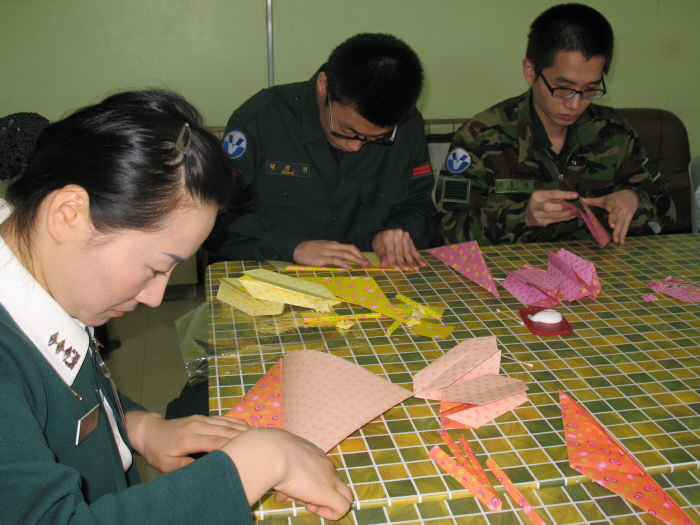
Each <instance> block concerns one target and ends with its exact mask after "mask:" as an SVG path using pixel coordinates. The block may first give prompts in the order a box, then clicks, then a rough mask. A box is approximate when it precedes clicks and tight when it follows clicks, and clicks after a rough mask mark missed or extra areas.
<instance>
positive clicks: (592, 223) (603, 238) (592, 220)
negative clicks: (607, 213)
mask: <svg viewBox="0 0 700 525" xmlns="http://www.w3.org/2000/svg"><path fill="white" fill-rule="evenodd" d="M566 204H567V206H569V208H571V209H572V210H574V213H575V214H576V216H577V217H578V218H579V219H582V220H583V222H585V223H586V226H588V230H589V231H590V232H591V234H592V235H593V238H594V239H595V241H596V242H597V243H598V246H600V247H601V248H605V246H607V244H608V243H609V242H610V241H611V240H612V237H611V236H610V232H608V230H606V229H605V226H603V225H602V224H601V222H600V221H599V220H598V217H596V216H595V214H594V213H593V212H592V211H591V209H590V208H589V207H588V206H587V205H586V204H585V203H584V202H583V201H581V204H582V205H583V210H581V209H579V208H578V207H577V206H575V205H574V204H571V203H570V202H567V203H566Z"/></svg>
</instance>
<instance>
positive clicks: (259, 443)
mask: <svg viewBox="0 0 700 525" xmlns="http://www.w3.org/2000/svg"><path fill="white" fill-rule="evenodd" d="M221 450H222V451H223V452H226V453H227V454H228V455H229V456H230V457H231V459H232V460H233V462H234V463H235V464H236V468H237V469H238V475H239V476H240V478H241V483H242V484H243V488H244V489H245V493H246V497H247V498H248V503H249V504H251V505H252V504H253V503H255V502H256V501H258V500H259V499H260V498H261V497H262V495H263V494H265V492H267V491H268V490H270V489H271V488H272V489H274V490H276V491H277V494H276V495H275V500H276V501H295V502H297V503H299V504H301V505H304V507H305V508H306V510H308V511H309V512H313V513H314V514H317V515H318V516H321V517H322V518H325V519H328V520H338V519H340V518H342V517H343V516H345V514H347V513H348V511H349V510H350V505H351V503H352V499H353V498H352V492H351V491H350V489H349V488H348V486H347V485H346V484H345V483H344V482H343V480H342V479H340V476H338V473H337V472H336V471H335V468H334V467H333V464H332V463H331V462H330V460H329V459H328V458H327V457H326V455H325V454H324V453H323V451H322V450H321V449H320V448H318V447H317V446H316V445H314V444H312V443H310V442H309V441H307V440H305V439H303V438H300V437H298V436H295V435H294V434H290V433H289V432H286V431H284V430H278V429H274V428H253V429H250V430H249V431H248V432H244V433H242V434H239V435H238V436H236V437H235V438H234V439H232V440H231V441H230V442H229V443H227V444H226V445H224V446H223V447H222V448H221Z"/></svg>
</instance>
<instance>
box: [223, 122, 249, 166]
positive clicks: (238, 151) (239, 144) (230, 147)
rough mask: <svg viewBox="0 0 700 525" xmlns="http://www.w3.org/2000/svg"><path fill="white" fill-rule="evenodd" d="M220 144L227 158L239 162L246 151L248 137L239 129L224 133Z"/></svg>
mask: <svg viewBox="0 0 700 525" xmlns="http://www.w3.org/2000/svg"><path fill="white" fill-rule="evenodd" d="M221 144H222V146H223V148H224V153H226V155H228V158H230V159H231V160H240V159H242V158H243V157H244V156H245V154H246V152H247V151H248V135H246V134H245V132H244V131H242V130H240V129H232V130H231V131H229V132H228V133H226V135H225V136H224V139H223V140H222V141H221Z"/></svg>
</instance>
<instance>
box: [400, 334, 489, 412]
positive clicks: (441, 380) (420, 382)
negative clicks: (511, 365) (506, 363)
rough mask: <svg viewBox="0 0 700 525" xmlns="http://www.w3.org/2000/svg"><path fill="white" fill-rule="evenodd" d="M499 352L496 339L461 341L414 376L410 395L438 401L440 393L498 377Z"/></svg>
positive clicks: (481, 338)
mask: <svg viewBox="0 0 700 525" xmlns="http://www.w3.org/2000/svg"><path fill="white" fill-rule="evenodd" d="M500 367H501V351H500V350H499V349H498V343H497V341H496V336H493V335H492V336H488V337H478V338H475V339H467V340H465V341H462V342H461V343H459V344H458V345H457V346H455V347H454V348H453V349H452V350H450V351H449V352H447V353H446V354H444V355H442V356H440V357H439V358H438V359H436V360H435V361H434V362H433V363H431V364H430V365H428V366H426V367H425V368H424V369H423V370H421V371H420V372H418V373H417V374H416V375H414V376H413V392H414V394H415V397H418V398H421V399H434V400H437V401H439V400H441V399H442V395H441V393H440V390H441V389H442V388H444V387H446V386H450V385H452V384H453V383H458V382H462V381H466V380H468V379H471V378H473V377H478V376H480V375H484V374H498V372H499V370H500Z"/></svg>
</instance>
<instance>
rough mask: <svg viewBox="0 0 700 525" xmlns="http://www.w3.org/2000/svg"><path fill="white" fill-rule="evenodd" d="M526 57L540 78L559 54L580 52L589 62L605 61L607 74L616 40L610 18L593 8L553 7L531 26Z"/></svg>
mask: <svg viewBox="0 0 700 525" xmlns="http://www.w3.org/2000/svg"><path fill="white" fill-rule="evenodd" d="M527 40H528V43H527V51H526V53H525V56H526V57H527V58H529V59H530V60H531V61H532V62H533V64H534V65H535V71H536V72H537V75H539V74H540V73H541V72H542V70H543V69H547V68H548V67H551V66H552V65H553V64H554V57H555V55H556V54H557V53H558V52H559V51H577V52H579V53H581V54H582V55H583V56H584V57H586V60H590V59H591V58H593V57H598V56H602V57H604V58H605V65H604V66H603V73H607V72H608V71H609V70H610V64H611V62H612V55H613V46H614V37H613V30H612V27H611V26H610V23H609V22H608V21H607V20H606V18H605V17H604V16H603V15H601V14H600V13H599V12H598V11H596V10H595V9H593V8H592V7H588V6H585V5H581V4H560V5H555V6H554V7H550V8H549V9H547V10H546V11H544V12H543V13H542V14H540V16H538V17H537V18H536V19H535V21H534V22H533V23H532V25H531V26H530V33H529V34H528V36H527Z"/></svg>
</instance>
